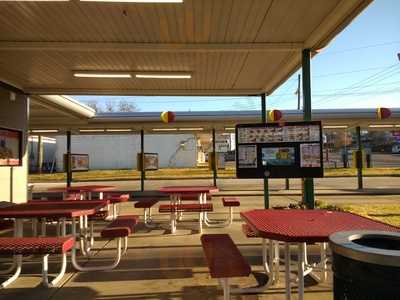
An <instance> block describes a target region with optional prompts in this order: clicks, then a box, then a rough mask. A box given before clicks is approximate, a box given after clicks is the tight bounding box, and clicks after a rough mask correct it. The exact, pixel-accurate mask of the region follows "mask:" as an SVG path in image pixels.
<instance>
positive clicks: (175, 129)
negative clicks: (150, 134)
mask: <svg viewBox="0 0 400 300" xmlns="http://www.w3.org/2000/svg"><path fill="white" fill-rule="evenodd" d="M177 130H178V128H153V129H152V131H177Z"/></svg>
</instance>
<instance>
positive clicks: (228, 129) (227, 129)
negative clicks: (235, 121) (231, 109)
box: [225, 127, 235, 131]
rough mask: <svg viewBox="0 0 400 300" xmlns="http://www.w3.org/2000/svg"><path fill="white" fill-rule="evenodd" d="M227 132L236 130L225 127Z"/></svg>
mask: <svg viewBox="0 0 400 300" xmlns="http://www.w3.org/2000/svg"><path fill="white" fill-rule="evenodd" d="M225 130H226V131H234V130H235V127H225Z"/></svg>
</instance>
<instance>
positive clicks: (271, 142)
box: [236, 121, 323, 178]
mask: <svg viewBox="0 0 400 300" xmlns="http://www.w3.org/2000/svg"><path fill="white" fill-rule="evenodd" d="M236 174H237V177H238V178H264V177H269V178H301V177H323V160H322V130H321V122H319V121H310V122H286V123H261V124H238V125H236Z"/></svg>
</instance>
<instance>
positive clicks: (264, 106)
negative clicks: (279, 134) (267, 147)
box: [261, 94, 269, 209]
mask: <svg viewBox="0 0 400 300" xmlns="http://www.w3.org/2000/svg"><path fill="white" fill-rule="evenodd" d="M261 122H262V123H267V104H266V101H265V94H261ZM264 207H265V208H266V209H268V208H269V186H268V178H266V177H265V176H264Z"/></svg>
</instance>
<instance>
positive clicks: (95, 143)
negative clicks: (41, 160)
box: [56, 134, 197, 172]
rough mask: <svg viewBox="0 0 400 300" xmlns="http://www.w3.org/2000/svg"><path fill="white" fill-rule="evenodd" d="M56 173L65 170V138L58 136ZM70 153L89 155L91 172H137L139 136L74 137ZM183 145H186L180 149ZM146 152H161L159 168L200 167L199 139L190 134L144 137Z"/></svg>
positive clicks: (159, 153) (159, 154)
mask: <svg viewBox="0 0 400 300" xmlns="http://www.w3.org/2000/svg"><path fill="white" fill-rule="evenodd" d="M56 140H57V150H56V158H57V171H60V172H61V171H63V154H64V153H66V136H57V137H56ZM71 142H72V143H71V151H72V153H77V154H89V168H90V169H91V170H96V169H97V170H99V169H102V170H107V169H136V155H137V153H139V152H140V135H138V134H129V135H128V134H125V135H73V136H72V138H71ZM181 144H184V145H182V146H181ZM144 149H145V152H151V153H158V160H159V167H160V168H183V167H194V166H196V164H197V149H196V138H195V136H194V135H191V134H176V135H172V134H163V135H155V134H151V135H145V138H144Z"/></svg>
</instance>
